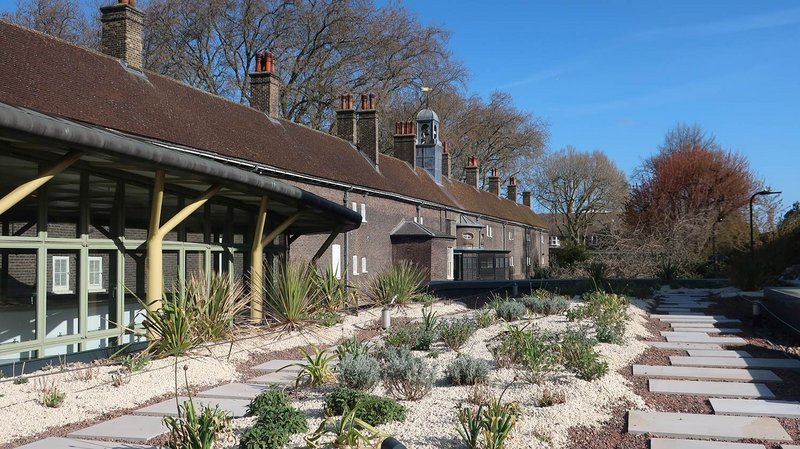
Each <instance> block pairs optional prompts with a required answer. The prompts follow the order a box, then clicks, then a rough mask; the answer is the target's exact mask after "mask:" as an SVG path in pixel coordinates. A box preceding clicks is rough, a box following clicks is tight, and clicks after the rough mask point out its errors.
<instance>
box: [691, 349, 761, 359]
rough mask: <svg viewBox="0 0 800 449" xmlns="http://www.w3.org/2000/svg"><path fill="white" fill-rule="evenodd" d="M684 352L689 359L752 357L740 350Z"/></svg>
mask: <svg viewBox="0 0 800 449" xmlns="http://www.w3.org/2000/svg"><path fill="white" fill-rule="evenodd" d="M686 352H688V353H689V356H690V357H752V356H751V355H750V353H749V352H747V351H742V350H722V351H717V350H709V349H689V350H687V351H686Z"/></svg>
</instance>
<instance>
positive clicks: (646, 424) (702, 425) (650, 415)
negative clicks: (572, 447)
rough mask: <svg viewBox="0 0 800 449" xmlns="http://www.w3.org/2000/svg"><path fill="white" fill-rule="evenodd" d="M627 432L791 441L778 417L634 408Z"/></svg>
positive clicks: (629, 415) (664, 435)
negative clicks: (672, 411) (653, 410)
mask: <svg viewBox="0 0 800 449" xmlns="http://www.w3.org/2000/svg"><path fill="white" fill-rule="evenodd" d="M628 432H629V433H632V434H634V435H639V434H643V433H650V434H653V435H656V436H661V437H677V438H705V439H718V440H728V441H735V440H740V439H747V438H752V439H755V440H766V441H792V437H790V436H789V434H788V433H786V430H784V429H783V427H782V426H781V424H780V423H779V422H778V420H777V419H775V418H758V417H751V416H720V415H700V414H693V413H668V412H648V411H640V410H631V411H630V412H629V414H628Z"/></svg>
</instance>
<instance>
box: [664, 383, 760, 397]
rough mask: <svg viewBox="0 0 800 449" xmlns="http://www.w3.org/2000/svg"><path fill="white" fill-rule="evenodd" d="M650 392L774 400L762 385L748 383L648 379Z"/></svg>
mask: <svg viewBox="0 0 800 449" xmlns="http://www.w3.org/2000/svg"><path fill="white" fill-rule="evenodd" d="M648 383H649V385H650V391H652V392H653V393H661V394H682V395H688V396H704V397H712V398H774V397H775V394H774V393H773V392H772V390H770V389H769V387H767V386H766V385H764V384H754V383H748V382H709V381H703V380H671V379H650V380H649V382H648Z"/></svg>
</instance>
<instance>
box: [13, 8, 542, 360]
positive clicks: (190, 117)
mask: <svg viewBox="0 0 800 449" xmlns="http://www.w3.org/2000/svg"><path fill="white" fill-rule="evenodd" d="M102 13H103V30H102V33H103V35H102V45H101V47H102V48H103V52H95V51H92V50H88V49H85V48H81V47H78V46H75V45H72V44H69V43H67V42H64V41H62V40H59V39H55V38H52V37H50V36H47V35H44V34H41V33H38V32H35V31H31V30H28V29H25V28H22V27H19V26H17V25H14V24H10V23H8V22H4V21H0V54H2V55H3V57H2V59H3V63H2V64H0V173H2V176H0V225H1V226H2V233H1V234H0V310H2V311H3V313H0V364H2V363H3V361H15V360H26V359H32V358H37V357H42V356H44V355H53V354H57V353H69V352H76V351H85V350H91V349H95V348H102V347H106V346H113V345H115V344H120V343H126V342H129V341H130V339H131V337H130V335H128V333H126V332H124V329H123V327H124V326H127V325H129V324H135V323H134V322H135V321H136V320H139V319H140V317H138V315H137V311H138V310H139V309H140V308H141V306H140V304H139V303H138V301H137V299H136V298H137V297H138V298H143V299H144V298H147V300H148V301H151V300H158V299H159V298H161V293H162V291H163V290H164V288H165V286H167V288H168V287H169V286H170V285H171V284H172V283H174V282H175V281H179V280H182V279H185V278H186V277H188V276H189V275H190V274H191V273H197V272H210V271H216V272H222V273H228V274H229V275H230V276H231V277H245V276H249V275H252V274H258V273H259V272H260V271H261V270H263V268H261V267H262V265H264V264H266V265H268V266H270V265H274V264H276V263H284V262H285V261H286V260H287V259H306V260H315V261H317V263H318V264H320V265H327V264H330V265H331V266H332V267H334V268H335V270H336V271H337V272H338V273H339V274H340V276H342V277H347V278H348V280H349V281H350V284H351V285H356V286H358V285H363V280H364V279H366V278H367V277H368V276H369V275H370V274H372V273H376V272H379V271H381V270H384V269H386V268H387V267H389V266H391V265H392V264H393V263H395V262H398V261H400V260H408V261H411V262H414V263H417V264H419V265H420V266H422V267H424V268H425V269H426V270H427V273H428V274H427V278H428V279H432V280H446V279H454V280H457V279H512V278H525V277H528V276H529V275H530V274H531V273H532V272H533V268H534V267H536V266H539V265H545V264H547V255H548V249H547V225H546V223H545V222H543V221H542V220H540V218H539V217H538V216H537V215H536V214H534V213H533V212H532V210H531V208H530V195H529V193H527V192H523V199H524V201H523V204H519V203H517V201H516V199H517V191H516V189H517V187H516V183H515V182H514V181H513V180H512V182H511V185H509V186H508V194H507V195H506V197H503V196H501V194H500V184H499V178H498V177H497V174H496V173H493V174H492V176H490V177H489V180H490V190H489V191H486V190H481V189H479V188H478V170H479V169H478V167H477V164H475V163H474V162H473V160H471V163H470V166H469V167H467V173H468V176H467V182H461V181H460V180H457V179H452V178H451V177H450V162H449V161H450V156H449V153H448V151H447V147H446V144H443V143H442V142H440V141H439V138H438V134H439V130H438V126H439V123H438V117H437V116H436V114H435V113H434V112H433V111H422V112H421V113H420V114H419V116H418V117H417V119H416V121H415V122H404V123H398V124H397V129H396V133H395V136H394V138H395V145H394V147H395V148H394V153H395V155H396V156H397V157H391V156H386V155H383V154H380V153H379V151H378V132H379V131H378V124H377V114H378V112H377V111H376V107H375V104H374V98H373V97H372V96H369V95H363V96H362V98H361V104H360V105H359V106H360V107H355V106H356V105H354V104H353V99H352V97H351V96H349V95H346V96H343V97H342V101H341V104H340V106H341V107H340V109H339V111H337V119H336V120H337V126H336V129H337V135H335V136H334V135H329V134H326V133H323V132H320V131H316V130H313V129H310V128H308V127H305V126H302V125H298V124H295V123H292V122H290V121H287V120H284V119H281V118H280V117H278V113H277V104H278V101H277V99H278V98H279V89H280V79H279V77H278V76H277V74H276V73H277V70H276V69H279V68H276V67H274V63H273V61H272V57H271V55H270V54H268V53H265V54H259V55H258V57H257V58H256V61H255V68H254V70H253V72H252V73H251V74H250V80H251V98H252V100H251V103H252V104H251V105H250V106H246V105H242V104H239V103H235V102H232V101H229V100H227V99H225V98H222V97H219V96H216V95H212V94H209V93H207V92H204V91H201V90H198V89H195V88H192V87H189V86H187V85H184V84H182V83H180V82H178V81H176V80H173V79H170V78H168V77H165V76H162V75H159V74H156V73H153V72H150V71H147V70H143V69H142V67H141V66H142V60H143V57H142V45H141V42H142V39H141V33H142V13H141V11H139V10H138V9H136V8H135V7H134V6H132V4H129V3H128V2H124V3H119V4H116V5H113V6H109V7H105V8H102ZM526 198H527V200H525V199H526ZM154 254H160V255H161V257H154V256H153V255H154ZM262 261H264V264H262V263H261V262H262ZM249 277H253V276H249ZM251 316H252V317H253V318H254V319H256V320H258V319H260V318H261V311H260V303H258V302H257V300H255V299H254V303H253V304H252V307H251Z"/></svg>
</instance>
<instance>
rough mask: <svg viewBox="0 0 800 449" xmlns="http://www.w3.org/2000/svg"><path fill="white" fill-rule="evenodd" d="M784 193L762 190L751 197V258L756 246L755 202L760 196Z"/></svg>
mask: <svg viewBox="0 0 800 449" xmlns="http://www.w3.org/2000/svg"><path fill="white" fill-rule="evenodd" d="M780 193H782V192H772V191H770V190H762V191H760V192H756V193H754V194H753V195H752V196H750V257H751V258H752V257H753V254H754V253H755V244H754V242H753V200H754V199H756V197H757V196H759V195H778V194H780Z"/></svg>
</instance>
